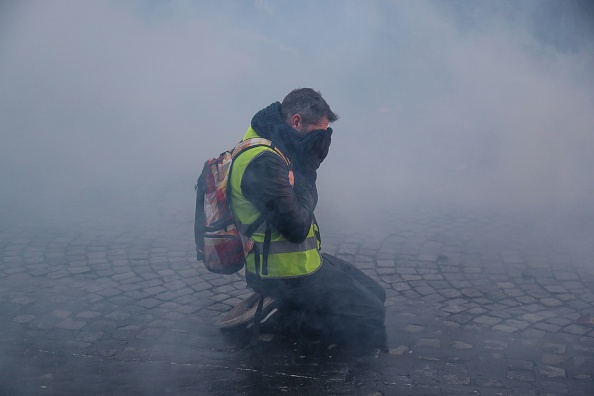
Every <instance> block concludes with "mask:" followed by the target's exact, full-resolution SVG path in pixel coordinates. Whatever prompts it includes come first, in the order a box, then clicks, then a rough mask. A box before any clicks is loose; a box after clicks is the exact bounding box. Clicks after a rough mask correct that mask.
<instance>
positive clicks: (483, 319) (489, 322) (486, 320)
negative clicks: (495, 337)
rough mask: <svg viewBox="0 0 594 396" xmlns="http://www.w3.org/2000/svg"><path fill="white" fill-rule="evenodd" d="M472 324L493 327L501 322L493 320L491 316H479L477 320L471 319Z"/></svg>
mask: <svg viewBox="0 0 594 396" xmlns="http://www.w3.org/2000/svg"><path fill="white" fill-rule="evenodd" d="M473 322H474V323H478V324H481V325H484V326H494V325H496V324H497V323H499V322H501V319H499V318H494V317H492V316H486V315H483V316H479V317H478V318H475V319H473Z"/></svg>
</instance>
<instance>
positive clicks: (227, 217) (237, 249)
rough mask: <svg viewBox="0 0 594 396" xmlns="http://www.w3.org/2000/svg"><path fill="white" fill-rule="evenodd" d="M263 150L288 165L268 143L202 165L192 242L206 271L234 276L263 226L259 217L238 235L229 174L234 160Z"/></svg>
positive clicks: (245, 145)
mask: <svg viewBox="0 0 594 396" xmlns="http://www.w3.org/2000/svg"><path fill="white" fill-rule="evenodd" d="M258 146H266V147H270V148H272V149H274V150H275V151H276V152H277V154H279V155H280V156H281V157H282V158H283V159H284V160H285V162H286V163H287V165H290V162H289V161H288V159H287V158H286V157H285V156H284V155H283V154H282V153H281V152H280V150H278V148H276V147H275V146H274V145H273V143H272V142H271V141H270V140H267V139H264V138H251V139H246V140H244V141H242V142H240V143H238V144H237V146H235V147H234V148H233V149H231V150H227V151H224V152H223V153H221V154H220V155H219V156H218V157H217V158H211V159H209V160H208V161H206V162H205V163H204V167H203V168H202V172H201V174H200V177H199V178H198V181H197V182H196V185H195V186H194V189H195V190H196V214H195V216H194V240H195V242H196V258H197V259H198V261H202V262H203V263H204V265H205V266H206V268H207V269H208V270H209V271H211V272H214V273H217V274H227V275H228V274H233V273H235V272H237V271H239V270H240V269H241V268H243V266H244V264H245V258H246V256H247V254H248V253H249V252H250V251H251V249H252V248H253V246H254V242H253V240H252V239H251V236H252V234H253V233H254V232H255V231H256V230H257V229H258V227H259V226H260V225H261V224H262V223H263V222H264V220H265V219H264V216H263V215H262V216H260V217H259V218H258V219H257V220H256V221H255V222H254V223H252V224H251V225H250V227H249V228H248V229H247V231H246V233H245V234H244V235H242V234H240V232H239V230H238V229H237V226H236V224H235V219H234V218H233V212H232V211H231V187H230V186H229V181H230V180H231V170H232V164H233V159H234V158H237V157H238V156H239V155H241V154H242V153H243V152H245V151H246V150H249V149H251V148H253V147H258Z"/></svg>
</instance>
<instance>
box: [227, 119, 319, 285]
mask: <svg viewBox="0 0 594 396" xmlns="http://www.w3.org/2000/svg"><path fill="white" fill-rule="evenodd" d="M258 137H259V136H258V134H257V133H256V131H254V130H253V129H252V128H251V127H250V128H249V129H248V130H247V132H246V134H245V136H244V137H243V140H246V139H250V138H258ZM264 151H271V152H273V153H275V154H276V155H280V154H279V153H278V152H277V151H275V150H274V149H273V148H270V147H267V146H256V147H253V148H250V149H248V150H246V151H244V152H243V153H242V154H241V155H239V156H238V157H236V158H234V159H233V165H232V167H233V171H232V172H231V180H230V181H229V183H230V186H231V210H232V211H233V215H234V217H235V222H236V224H237V227H238V228H239V231H240V232H241V233H244V234H245V231H246V230H247V228H248V227H249V226H250V225H251V224H252V223H254V222H255V221H256V220H257V219H258V218H260V216H262V213H261V212H260V211H259V210H258V209H257V208H256V207H255V206H254V205H253V204H252V203H251V202H250V201H248V199H247V198H245V196H244V195H243V193H242V191H241V181H242V179H243V174H244V173H245V170H246V168H247V166H248V165H249V163H250V162H251V161H252V160H253V159H254V158H256V157H257V156H258V155H259V154H260V153H262V152H264ZM285 161H286V159H285ZM290 172H291V171H290V168H289V166H287V178H289V179H290V180H291V178H292V173H290ZM266 226H267V222H264V223H262V224H261V225H260V226H259V227H258V229H256V231H255V232H254V233H253V234H252V237H251V238H252V240H253V241H254V245H255V247H254V248H253V249H252V250H251V251H250V253H249V254H248V255H247V257H246V265H247V270H248V271H249V272H251V273H254V274H256V257H255V255H256V254H259V255H260V260H259V263H260V269H259V271H258V272H259V273H258V274H257V275H259V276H261V277H262V278H293V277H300V276H305V275H309V274H311V273H313V272H315V271H316V270H317V269H318V268H320V265H321V264H322V257H321V255H320V251H319V249H320V241H319V240H318V236H317V235H318V233H316V231H317V230H318V229H317V224H316V223H315V220H313V219H312V224H311V226H310V227H309V231H308V233H307V238H306V239H305V241H303V242H302V243H292V242H289V241H288V240H287V239H286V238H285V237H284V236H282V235H281V234H280V233H279V232H278V231H277V230H276V229H275V227H274V226H272V225H269V226H270V228H271V237H270V248H269V252H268V260H267V266H264V265H263V263H264V258H263V252H264V239H265V233H266Z"/></svg>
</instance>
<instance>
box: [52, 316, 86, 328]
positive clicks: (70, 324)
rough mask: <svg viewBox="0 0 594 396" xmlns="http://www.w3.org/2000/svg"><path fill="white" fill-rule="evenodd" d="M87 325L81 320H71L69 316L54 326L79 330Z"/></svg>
mask: <svg viewBox="0 0 594 396" xmlns="http://www.w3.org/2000/svg"><path fill="white" fill-rule="evenodd" d="M86 325H87V322H83V321H82V320H73V319H71V318H66V319H65V320H64V321H62V322H60V323H58V324H57V325H56V327H58V328H60V329H66V330H79V329H81V328H83V327H85V326H86Z"/></svg>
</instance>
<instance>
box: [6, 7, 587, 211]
mask: <svg viewBox="0 0 594 396" xmlns="http://www.w3.org/2000/svg"><path fill="white" fill-rule="evenodd" d="M1 11H2V12H1V13H0V14H2V17H1V18H2V19H1V20H0V21H1V24H0V32H1V35H0V119H2V137H1V139H2V141H1V144H0V179H1V180H2V184H1V187H0V204H1V205H2V207H3V208H5V210H4V212H5V213H4V214H5V215H6V212H11V213H13V214H18V215H19V216H20V215H24V216H25V215H26V217H33V218H37V219H39V218H43V217H48V216H49V217H53V216H57V217H60V218H66V217H78V216H85V215H90V216H95V215H97V214H105V213H112V214H118V215H120V216H121V215H125V216H129V217H130V218H131V219H132V218H133V217H134V216H138V217H146V216H147V214H148V215H149V216H150V215H152V214H153V213H152V212H154V210H155V209H154V208H155V204H158V205H160V206H159V207H160V208H161V209H163V210H171V208H172V207H175V208H178V209H179V208H184V209H179V210H185V208H186V207H187V206H189V209H188V211H189V212H191V210H192V208H191V206H192V202H191V201H192V199H193V197H192V190H191V188H192V184H193V182H194V179H195V177H196V175H197V173H198V171H199V167H200V166H201V164H202V162H203V161H204V160H205V159H207V158H208V157H211V156H215V155H216V154H218V153H219V152H221V151H222V150H224V149H226V148H229V147H231V146H233V145H234V144H235V142H236V141H238V140H239V139H240V137H241V136H242V134H243V133H244V131H245V129H246V128H247V127H248V123H249V120H250V119H251V117H252V115H253V114H254V113H255V112H256V111H258V110H259V109H261V108H263V107H264V106H266V105H268V104H269V103H271V102H273V101H276V100H281V99H282V97H284V95H285V94H286V93H288V92H289V91H290V90H291V89H293V88H296V87H303V86H311V87H314V88H316V89H319V90H321V92H322V94H323V95H324V96H325V98H326V99H327V100H328V102H329V103H330V104H331V106H332V108H333V109H334V110H335V111H336V112H338V113H339V114H340V115H341V119H340V120H339V122H338V123H336V125H335V135H334V141H333V145H332V147H331V152H330V155H329V157H328V159H327V160H326V162H325V163H324V164H323V166H322V168H321V170H320V174H319V189H320V194H321V199H320V207H319V210H318V212H320V216H322V217H324V216H327V217H329V218H330V217H332V218H335V217H336V218H345V217H357V216H359V215H360V216H363V217H364V218H367V217H368V216H369V215H374V214H380V215H381V214H382V213H385V212H386V211H389V210H391V209H393V208H394V207H398V206H399V205H404V204H408V203H411V202H414V203H418V202H427V203H428V204H431V203H440V204H441V203H447V204H456V205H465V206H478V207H481V206H495V207H500V208H504V209H509V210H522V209H525V208H530V209H534V208H540V209H543V208H544V209H551V208H552V209H555V208H576V209H577V208H579V209H580V210H582V209H584V208H590V206H591V198H590V197H591V196H592V194H593V193H594V181H593V180H594V179H593V178H592V177H591V173H592V170H593V169H594V159H593V156H592V155H591V153H592V152H594V134H593V133H592V131H593V130H594V128H593V127H594V113H592V111H591V109H592V108H594V89H593V88H594V78H593V77H594V73H593V72H592V70H593V69H592V64H594V56H593V55H594V49H593V48H594V47H593V43H594V40H593V38H594V35H593V27H592V23H591V21H592V16H593V14H594V12H593V7H592V5H591V3H589V2H586V1H574V2H558V1H525V2H521V3H518V2H511V1H498V2H489V3H484V2H472V3H468V2H458V1H454V2H447V3H444V2H387V1H371V2H365V3H361V2H357V1H346V2H333V1H327V2H313V1H312V2H309V1H308V2H299V4H295V3H293V2H288V1H281V2H276V1H275V2H272V1H264V0H258V1H255V2H251V3H248V2H243V1H236V2H226V3H225V4H224V5H223V4H219V3H211V2H198V3H195V2H176V3H171V4H169V3H161V2H148V3H147V2H126V3H124V4H121V3H119V2H84V3H81V2H75V1H50V2H25V3H23V2H19V3H8V2H6V3H3V5H2V10H1ZM161 209H159V210H161ZM590 209H591V208H590Z"/></svg>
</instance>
